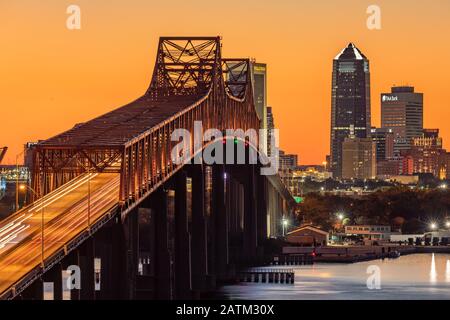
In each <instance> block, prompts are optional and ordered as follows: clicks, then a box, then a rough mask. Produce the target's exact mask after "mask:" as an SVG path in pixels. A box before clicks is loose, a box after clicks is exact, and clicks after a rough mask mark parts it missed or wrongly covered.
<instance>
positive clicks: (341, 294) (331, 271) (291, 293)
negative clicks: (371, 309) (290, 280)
mask: <svg viewBox="0 0 450 320" xmlns="http://www.w3.org/2000/svg"><path fill="white" fill-rule="evenodd" d="M373 266H376V267H373ZM285 268H288V269H294V271H295V284H272V283H271V284H262V283H241V284H238V285H229V286H224V287H222V288H221V289H220V290H219V292H218V294H219V296H220V297H223V298H225V299H256V300H259V299H261V300H263V299H276V300H277V299H281V300H294V299H295V300H303V299H304V300H322V299H325V300H347V299H364V300H366V299H371V300H372V299H373V300H377V299H388V300H392V299H407V300H414V299H417V300H418V299H450V254H413V255H406V256H402V257H400V258H398V259H385V260H374V261H367V262H360V263H353V264H326V263H316V264H314V265H309V266H286V267H285ZM374 270H375V272H376V273H373V272H374ZM368 271H369V272H370V273H368ZM377 271H379V273H378V272H377ZM378 275H379V277H378ZM369 277H370V281H369V287H371V288H372V289H369V287H368V284H367V282H368V278H369ZM376 279H379V282H377V281H376ZM377 284H379V286H377ZM376 287H378V288H379V289H377V288H376Z"/></svg>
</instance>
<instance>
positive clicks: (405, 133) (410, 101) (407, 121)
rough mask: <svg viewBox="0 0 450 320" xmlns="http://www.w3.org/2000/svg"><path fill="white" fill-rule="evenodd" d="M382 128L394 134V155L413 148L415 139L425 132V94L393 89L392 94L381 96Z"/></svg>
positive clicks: (405, 88)
mask: <svg viewBox="0 0 450 320" xmlns="http://www.w3.org/2000/svg"><path fill="white" fill-rule="evenodd" d="M381 127H382V128H384V129H390V130H392V132H393V134H394V154H395V156H399V155H400V153H401V151H402V150H408V149H409V148H410V147H411V144H412V140H413V139H414V138H420V137H421V136H422V132H423V93H418V92H415V91H414V87H410V86H401V87H392V88H391V92H390V93H382V94H381Z"/></svg>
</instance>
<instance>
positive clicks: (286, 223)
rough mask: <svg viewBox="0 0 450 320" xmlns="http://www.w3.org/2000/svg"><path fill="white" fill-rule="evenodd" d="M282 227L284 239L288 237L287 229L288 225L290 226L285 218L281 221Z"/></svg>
mask: <svg viewBox="0 0 450 320" xmlns="http://www.w3.org/2000/svg"><path fill="white" fill-rule="evenodd" d="M281 225H282V226H283V237H284V236H285V235H286V229H287V227H288V225H289V221H288V219H286V218H283V219H282V220H281Z"/></svg>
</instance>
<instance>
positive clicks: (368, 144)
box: [342, 138, 376, 179]
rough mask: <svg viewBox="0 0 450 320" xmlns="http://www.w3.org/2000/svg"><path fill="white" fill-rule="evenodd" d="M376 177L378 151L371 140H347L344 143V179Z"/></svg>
mask: <svg viewBox="0 0 450 320" xmlns="http://www.w3.org/2000/svg"><path fill="white" fill-rule="evenodd" d="M375 177H376V150H375V143H374V142H373V141H372V139H371V138H345V140H344V142H343V143H342V178H344V179H373V178H375Z"/></svg>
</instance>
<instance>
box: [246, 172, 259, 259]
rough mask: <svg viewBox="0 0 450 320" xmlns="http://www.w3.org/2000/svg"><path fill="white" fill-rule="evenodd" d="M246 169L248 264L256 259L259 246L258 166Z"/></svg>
mask: <svg viewBox="0 0 450 320" xmlns="http://www.w3.org/2000/svg"><path fill="white" fill-rule="evenodd" d="M246 169H247V170H246V172H247V177H246V179H245V182H244V256H245V257H246V259H247V260H248V262H252V261H253V260H254V259H255V257H256V253H257V246H258V234H257V233H258V232H257V227H258V224H257V223H258V221H257V202H256V199H257V198H256V190H257V186H256V183H257V179H256V175H255V169H256V166H255V165H247V166H246Z"/></svg>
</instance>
